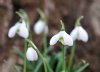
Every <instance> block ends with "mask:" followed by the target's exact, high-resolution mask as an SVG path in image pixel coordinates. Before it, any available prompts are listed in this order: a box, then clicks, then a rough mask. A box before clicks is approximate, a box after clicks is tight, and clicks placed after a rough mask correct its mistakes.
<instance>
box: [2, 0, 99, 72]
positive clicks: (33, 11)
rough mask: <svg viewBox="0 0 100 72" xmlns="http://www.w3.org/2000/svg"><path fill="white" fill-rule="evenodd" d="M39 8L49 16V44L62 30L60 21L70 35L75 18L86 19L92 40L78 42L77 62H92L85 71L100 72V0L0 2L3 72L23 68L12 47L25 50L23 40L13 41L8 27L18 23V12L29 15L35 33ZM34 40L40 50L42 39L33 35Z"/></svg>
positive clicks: (17, 37)
mask: <svg viewBox="0 0 100 72" xmlns="http://www.w3.org/2000/svg"><path fill="white" fill-rule="evenodd" d="M37 8H40V9H41V10H43V11H44V13H45V15H46V17H47V20H48V26H49V34H48V41H49V39H50V38H51V36H52V35H54V34H56V33H57V32H58V31H59V30H60V22H59V20H60V19H62V20H63V22H64V23H65V26H66V31H67V32H68V33H70V32H71V30H72V29H73V28H74V24H75V21H76V19H77V18H78V17H79V16H81V15H83V16H84V19H83V20H82V21H81V24H82V26H83V27H84V28H85V29H86V30H87V32H88V34H89V41H88V42H87V43H83V42H81V41H77V43H78V44H77V48H76V55H75V60H77V59H84V60H86V61H87V62H89V63H90V66H89V67H88V68H87V69H86V71H85V72H100V0H0V72H11V70H13V68H12V67H13V66H14V65H15V64H21V65H23V60H22V59H20V58H19V57H18V55H17V54H16V53H15V51H14V48H13V47H16V46H17V47H18V48H20V50H21V51H23V48H24V40H23V39H22V38H20V37H19V36H16V37H14V38H12V39H10V38H8V35H7V34H8V30H9V28H10V27H11V26H13V25H14V24H15V23H16V22H17V21H18V20H19V17H18V15H16V13H15V12H16V11H18V10H19V9H24V10H25V11H26V12H27V14H28V15H29V19H30V24H31V30H32V32H33V33H34V31H33V26H34V23H35V22H36V21H37V20H38V19H39V17H40V16H39V14H38V12H37ZM33 41H34V42H35V44H36V45H37V46H38V47H41V45H42V38H41V37H40V36H39V35H35V34H34V37H33ZM68 53H69V54H70V49H69V52H68Z"/></svg>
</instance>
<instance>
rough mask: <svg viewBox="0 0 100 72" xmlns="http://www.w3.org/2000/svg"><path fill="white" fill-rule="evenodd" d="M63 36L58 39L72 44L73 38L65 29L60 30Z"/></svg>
mask: <svg viewBox="0 0 100 72" xmlns="http://www.w3.org/2000/svg"><path fill="white" fill-rule="evenodd" d="M60 34H61V35H62V37H63V40H60V41H61V43H62V44H64V45H68V46H72V45H73V39H72V37H71V36H70V35H68V34H67V33H66V32H65V31H62V33H60Z"/></svg>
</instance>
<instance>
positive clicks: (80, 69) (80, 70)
mask: <svg viewBox="0 0 100 72" xmlns="http://www.w3.org/2000/svg"><path fill="white" fill-rule="evenodd" d="M88 66H89V63H86V64H85V65H83V66H82V67H80V68H79V69H78V70H77V71H75V72H82V71H83V70H84V69H85V68H87V67H88Z"/></svg>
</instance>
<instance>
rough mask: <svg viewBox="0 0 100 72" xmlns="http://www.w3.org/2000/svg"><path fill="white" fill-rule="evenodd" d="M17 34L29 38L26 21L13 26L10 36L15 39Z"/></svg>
mask: <svg viewBox="0 0 100 72" xmlns="http://www.w3.org/2000/svg"><path fill="white" fill-rule="evenodd" d="M16 33H17V34H18V35H19V36H21V37H23V38H27V37H28V36H29V32H28V29H27V27H26V24H25V22H24V21H22V23H20V22H17V23H16V24H15V25H14V26H12V27H11V28H10V29H9V32H8V36H9V37H10V38H13V37H14V36H15V34H16Z"/></svg>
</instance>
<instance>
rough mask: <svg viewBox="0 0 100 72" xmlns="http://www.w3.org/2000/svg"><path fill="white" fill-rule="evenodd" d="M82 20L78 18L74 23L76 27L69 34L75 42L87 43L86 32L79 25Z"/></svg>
mask: <svg viewBox="0 0 100 72" xmlns="http://www.w3.org/2000/svg"><path fill="white" fill-rule="evenodd" d="M81 19H82V17H80V18H79V19H78V20H77V22H76V26H75V28H74V29H73V30H72V32H71V33H70V35H71V37H72V38H73V40H74V41H75V40H76V39H77V40H82V41H83V42H87V41H88V33H87V32H86V30H85V29H84V28H83V27H82V26H81V25H80V20H81ZM77 23H78V24H77Z"/></svg>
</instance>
